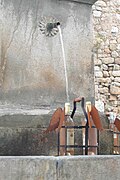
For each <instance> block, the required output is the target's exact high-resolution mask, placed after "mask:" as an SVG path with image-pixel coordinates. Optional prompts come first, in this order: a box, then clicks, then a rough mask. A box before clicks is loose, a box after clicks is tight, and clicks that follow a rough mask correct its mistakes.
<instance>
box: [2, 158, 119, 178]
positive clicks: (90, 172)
mask: <svg viewBox="0 0 120 180" xmlns="http://www.w3.org/2000/svg"><path fill="white" fill-rule="evenodd" d="M119 169H120V156H104V155H99V156H67V157H53V156H51V157H50V156H40V157H38V156H26V157H25V156H21V157H18V156H13V157H11V156H8V157H7V156H3V157H0V179H2V180H11V179H12V180H16V179H20V180H28V179H29V180H33V179H34V180H38V179H39V180H48V179H49V180H58V179H59V180H63V179H64V180H68V179H70V180H73V179H74V180H79V179H82V180H86V179H89V180H101V179H102V180H108V179H109V180H118V179H119Z"/></svg>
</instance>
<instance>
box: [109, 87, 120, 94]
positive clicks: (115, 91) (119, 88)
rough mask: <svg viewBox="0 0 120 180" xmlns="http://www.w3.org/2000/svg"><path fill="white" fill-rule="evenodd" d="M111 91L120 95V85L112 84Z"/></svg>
mask: <svg viewBox="0 0 120 180" xmlns="http://www.w3.org/2000/svg"><path fill="white" fill-rule="evenodd" d="M110 93H111V94H118V95H119V94H120V87H117V86H113V85H111V86H110Z"/></svg>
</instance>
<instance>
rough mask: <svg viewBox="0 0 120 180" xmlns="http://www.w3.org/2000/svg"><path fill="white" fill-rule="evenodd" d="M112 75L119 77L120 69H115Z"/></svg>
mask: <svg viewBox="0 0 120 180" xmlns="http://www.w3.org/2000/svg"><path fill="white" fill-rule="evenodd" d="M112 75H113V76H115V77H117V76H118V77H120V71H113V72H112Z"/></svg>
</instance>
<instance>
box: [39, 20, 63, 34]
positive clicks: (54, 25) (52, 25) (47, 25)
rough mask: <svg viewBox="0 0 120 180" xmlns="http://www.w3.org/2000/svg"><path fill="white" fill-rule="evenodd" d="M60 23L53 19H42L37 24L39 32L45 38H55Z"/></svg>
mask: <svg viewBox="0 0 120 180" xmlns="http://www.w3.org/2000/svg"><path fill="white" fill-rule="evenodd" d="M58 25H60V23H59V22H58V21H57V20H56V19H55V18H53V17H43V18H42V19H41V21H40V22H39V27H40V31H41V32H42V34H45V35H46V36H49V37H51V36H55V35H56V34H57V33H58V31H59V30H58Z"/></svg>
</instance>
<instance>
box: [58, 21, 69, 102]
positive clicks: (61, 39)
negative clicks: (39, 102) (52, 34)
mask: <svg viewBox="0 0 120 180" xmlns="http://www.w3.org/2000/svg"><path fill="white" fill-rule="evenodd" d="M57 26H58V30H59V34H60V41H61V47H62V54H63V63H64V70H65V82H66V96H67V102H69V93H68V75H67V64H66V58H65V50H64V44H63V36H62V31H61V27H60V23H59V22H58V23H57Z"/></svg>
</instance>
